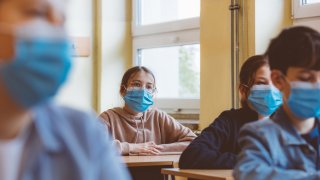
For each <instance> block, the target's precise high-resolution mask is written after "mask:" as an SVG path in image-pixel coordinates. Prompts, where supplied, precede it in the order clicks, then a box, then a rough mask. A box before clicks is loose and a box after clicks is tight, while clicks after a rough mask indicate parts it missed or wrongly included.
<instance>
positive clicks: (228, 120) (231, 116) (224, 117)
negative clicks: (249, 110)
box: [210, 109, 239, 126]
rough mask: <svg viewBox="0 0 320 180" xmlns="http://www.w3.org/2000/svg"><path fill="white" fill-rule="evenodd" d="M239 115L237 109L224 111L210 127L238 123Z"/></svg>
mask: <svg viewBox="0 0 320 180" xmlns="http://www.w3.org/2000/svg"><path fill="white" fill-rule="evenodd" d="M237 114H239V110H237V109H230V110H226V111H223V112H222V113H220V115H219V116H218V117H217V118H215V119H214V121H213V122H212V123H211V125H210V126H219V125H227V124H229V125H230V124H233V123H235V122H237V121H236V119H237V118H235V117H237Z"/></svg>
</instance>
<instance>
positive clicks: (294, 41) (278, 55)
mask: <svg viewBox="0 0 320 180" xmlns="http://www.w3.org/2000/svg"><path fill="white" fill-rule="evenodd" d="M265 55H266V56H267V57H268V60H269V64H270V68H271V69H278V70H280V71H281V72H282V73H284V74H286V73H287V70H288V68H289V67H303V68H308V69H313V70H320V34H319V33H318V32H317V31H316V30H314V29H312V28H309V27H304V26H296V27H291V28H288V29H284V30H283V31H282V32H281V33H280V34H279V35H278V36H277V37H276V38H274V39H273V40H272V41H271V42H270V45H269V47H268V49H267V51H266V53H265Z"/></svg>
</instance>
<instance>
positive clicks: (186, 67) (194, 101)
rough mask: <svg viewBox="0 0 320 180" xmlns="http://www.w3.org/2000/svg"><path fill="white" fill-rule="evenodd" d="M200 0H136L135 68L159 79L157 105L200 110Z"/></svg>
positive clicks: (134, 9)
mask: <svg viewBox="0 0 320 180" xmlns="http://www.w3.org/2000/svg"><path fill="white" fill-rule="evenodd" d="M199 16H200V0H134V1H133V26H132V36H133V57H134V59H133V65H143V66H146V67H148V68H149V69H151V70H152V71H153V72H154V74H155V76H156V84H157V89H158V92H157V94H156V100H155V101H156V105H157V106H158V107H159V108H162V109H168V110H170V109H171V110H172V109H179V110H183V111H186V112H187V111H189V112H190V111H194V110H195V111H198V110H199V107H200V105H199V104H200V103H199V99H200V23H199Z"/></svg>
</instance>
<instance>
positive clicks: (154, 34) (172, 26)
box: [132, 0, 200, 113]
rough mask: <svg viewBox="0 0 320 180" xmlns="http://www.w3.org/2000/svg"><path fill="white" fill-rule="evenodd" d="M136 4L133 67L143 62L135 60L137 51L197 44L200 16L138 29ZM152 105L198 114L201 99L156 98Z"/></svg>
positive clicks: (136, 5) (133, 22)
mask: <svg viewBox="0 0 320 180" xmlns="http://www.w3.org/2000/svg"><path fill="white" fill-rule="evenodd" d="M138 3H140V0H133V1H132V6H133V7H132V12H133V16H132V17H133V18H132V38H133V54H132V55H133V60H132V65H133V66H136V65H141V63H142V62H140V61H139V59H140V58H139V57H138V56H139V54H138V51H139V50H140V49H149V48H160V47H170V46H181V45H191V44H200V17H196V18H190V19H183V20H177V21H170V22H164V23H157V24H151V25H143V26H140V25H139V24H138V18H139V7H140V6H139V4H138ZM155 105H156V106H157V107H158V108H161V109H165V110H168V111H171V112H172V111H179V112H186V113H190V112H196V113H199V111H200V99H181V98H179V99H173V98H172V99H171V98H170V99H165V98H158V99H156V100H155Z"/></svg>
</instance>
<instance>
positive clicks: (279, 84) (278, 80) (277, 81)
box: [271, 70, 285, 91]
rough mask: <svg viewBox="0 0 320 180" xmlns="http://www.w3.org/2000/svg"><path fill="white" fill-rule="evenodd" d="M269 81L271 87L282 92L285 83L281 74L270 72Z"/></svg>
mask: <svg viewBox="0 0 320 180" xmlns="http://www.w3.org/2000/svg"><path fill="white" fill-rule="evenodd" d="M271 80H272V83H273V85H274V86H275V87H276V88H278V89H279V90H280V91H284V86H285V81H284V79H283V74H282V72H281V71H279V70H272V71H271Z"/></svg>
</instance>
